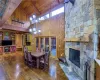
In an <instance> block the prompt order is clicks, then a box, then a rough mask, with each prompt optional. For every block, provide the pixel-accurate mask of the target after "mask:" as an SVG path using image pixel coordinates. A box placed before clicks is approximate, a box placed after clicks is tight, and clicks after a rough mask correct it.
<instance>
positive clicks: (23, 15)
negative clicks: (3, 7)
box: [6, 8, 30, 27]
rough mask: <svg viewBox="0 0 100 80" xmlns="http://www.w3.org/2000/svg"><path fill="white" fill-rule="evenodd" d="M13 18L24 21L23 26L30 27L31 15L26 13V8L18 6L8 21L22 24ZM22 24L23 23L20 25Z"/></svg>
mask: <svg viewBox="0 0 100 80" xmlns="http://www.w3.org/2000/svg"><path fill="white" fill-rule="evenodd" d="M12 19H18V20H19V21H21V22H24V23H25V24H24V26H22V27H27V26H28V27H29V26H30V21H29V16H28V15H27V14H26V13H25V11H24V10H22V9H20V8H17V9H16V10H15V11H14V13H13V14H12V16H11V17H10V18H9V19H8V20H7V22H6V23H8V24H14V25H16V26H17V25H18V26H19V25H20V24H17V23H13V22H12ZM20 26H21V25H20Z"/></svg>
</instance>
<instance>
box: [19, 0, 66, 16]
mask: <svg viewBox="0 0 100 80" xmlns="http://www.w3.org/2000/svg"><path fill="white" fill-rule="evenodd" d="M63 2H64V0H23V1H22V2H21V4H20V5H19V7H18V8H21V9H22V10H24V11H25V13H26V14H27V15H28V16H31V15H32V14H36V15H41V14H43V13H45V12H47V11H48V10H50V9H52V8H54V7H55V6H57V5H59V4H61V3H63Z"/></svg>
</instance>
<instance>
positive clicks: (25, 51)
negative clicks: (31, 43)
mask: <svg viewBox="0 0 100 80" xmlns="http://www.w3.org/2000/svg"><path fill="white" fill-rule="evenodd" d="M27 53H28V49H27V47H25V46H24V61H25V64H28V54H27Z"/></svg>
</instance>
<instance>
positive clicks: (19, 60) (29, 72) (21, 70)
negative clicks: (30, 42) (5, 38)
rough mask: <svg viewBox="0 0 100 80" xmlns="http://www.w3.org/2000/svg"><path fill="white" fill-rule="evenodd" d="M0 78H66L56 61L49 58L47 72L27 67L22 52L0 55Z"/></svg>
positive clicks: (33, 79)
mask: <svg viewBox="0 0 100 80" xmlns="http://www.w3.org/2000/svg"><path fill="white" fill-rule="evenodd" d="M0 80H68V79H67V77H66V76H65V74H64V72H63V71H62V70H61V68H60V66H59V65H58V62H57V61H55V60H53V59H50V69H49V72H46V71H43V70H40V69H35V68H29V67H27V66H26V65H25V64H24V61H23V54H22V52H16V53H13V54H5V55H0Z"/></svg>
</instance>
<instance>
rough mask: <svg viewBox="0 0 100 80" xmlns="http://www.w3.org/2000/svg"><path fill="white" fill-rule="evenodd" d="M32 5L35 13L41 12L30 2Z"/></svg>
mask: <svg viewBox="0 0 100 80" xmlns="http://www.w3.org/2000/svg"><path fill="white" fill-rule="evenodd" d="M32 7H33V9H34V11H35V12H36V13H38V14H41V12H40V11H39V10H38V8H37V7H36V6H35V4H33V3H32Z"/></svg>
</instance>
